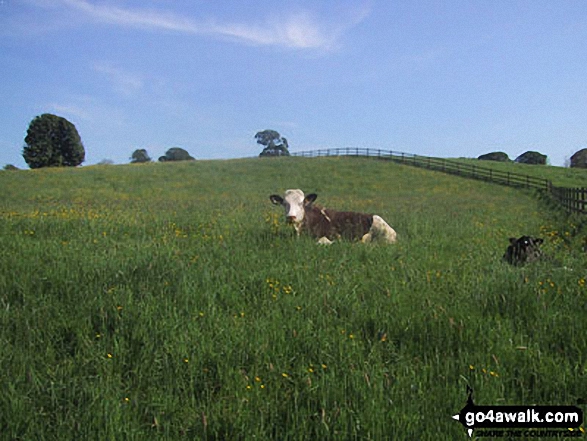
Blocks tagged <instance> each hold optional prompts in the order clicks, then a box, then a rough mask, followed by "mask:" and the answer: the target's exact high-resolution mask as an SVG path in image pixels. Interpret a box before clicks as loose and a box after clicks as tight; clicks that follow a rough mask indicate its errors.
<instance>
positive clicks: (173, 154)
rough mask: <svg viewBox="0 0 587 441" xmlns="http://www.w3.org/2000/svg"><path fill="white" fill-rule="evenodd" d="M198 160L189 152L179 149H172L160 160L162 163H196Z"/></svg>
mask: <svg viewBox="0 0 587 441" xmlns="http://www.w3.org/2000/svg"><path fill="white" fill-rule="evenodd" d="M195 160H196V158H194V157H192V156H191V155H190V154H189V153H188V152H187V151H185V150H184V149H182V148H179V147H171V148H170V149H169V150H167V152H165V156H161V157H160V158H159V161H160V162H167V161H195Z"/></svg>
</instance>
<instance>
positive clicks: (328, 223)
mask: <svg viewBox="0 0 587 441" xmlns="http://www.w3.org/2000/svg"><path fill="white" fill-rule="evenodd" d="M317 197H318V195H316V194H315V193H312V194H309V195H307V196H304V192H303V191H302V190H299V189H295V190H287V191H286V192H285V195H284V196H283V197H281V196H278V195H276V194H273V195H271V196H269V199H270V200H271V202H272V203H273V204H275V205H281V206H283V207H284V208H285V219H286V221H287V222H288V223H289V224H291V225H293V227H294V229H295V231H296V232H297V234H298V236H299V235H300V234H301V233H302V232H304V233H308V234H309V235H310V236H312V237H314V238H317V239H318V243H320V244H325V245H328V244H331V243H332V241H334V240H336V239H341V238H342V239H347V240H360V241H361V242H365V243H367V242H371V241H381V242H385V243H394V242H395V241H396V240H397V233H396V232H395V230H394V229H393V228H391V227H390V226H389V225H388V224H387V223H386V222H385V221H384V220H383V219H382V218H381V217H380V216H377V215H373V214H365V213H355V212H351V211H335V210H331V209H327V208H323V207H320V206H318V205H314V201H315V200H316V198H317Z"/></svg>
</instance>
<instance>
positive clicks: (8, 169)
mask: <svg viewBox="0 0 587 441" xmlns="http://www.w3.org/2000/svg"><path fill="white" fill-rule="evenodd" d="M4 170H6V171H16V170H20V169H19V168H18V167H17V166H16V165H12V164H6V165H5V166H4Z"/></svg>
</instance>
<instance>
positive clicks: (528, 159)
mask: <svg viewBox="0 0 587 441" xmlns="http://www.w3.org/2000/svg"><path fill="white" fill-rule="evenodd" d="M477 159H480V160H482V161H500V162H509V161H511V160H510V158H509V156H508V155H507V153H504V152H491V153H486V154H484V155H481V156H479V157H478V158H477ZM547 159H548V158H547V156H546V155H543V154H542V153H539V152H534V151H527V152H524V153H522V154H521V155H520V156H518V157H517V158H516V159H515V160H514V162H517V163H519V164H532V165H544V164H546V161H547Z"/></svg>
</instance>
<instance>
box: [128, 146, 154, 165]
mask: <svg viewBox="0 0 587 441" xmlns="http://www.w3.org/2000/svg"><path fill="white" fill-rule="evenodd" d="M143 162H151V157H150V156H149V154H148V153H147V151H146V150H145V149H137V150H135V151H134V152H132V156H131V157H130V163H131V164H140V163H143Z"/></svg>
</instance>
